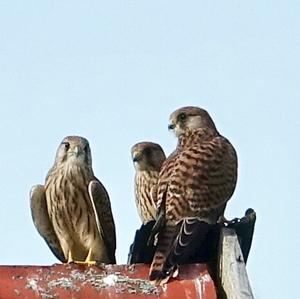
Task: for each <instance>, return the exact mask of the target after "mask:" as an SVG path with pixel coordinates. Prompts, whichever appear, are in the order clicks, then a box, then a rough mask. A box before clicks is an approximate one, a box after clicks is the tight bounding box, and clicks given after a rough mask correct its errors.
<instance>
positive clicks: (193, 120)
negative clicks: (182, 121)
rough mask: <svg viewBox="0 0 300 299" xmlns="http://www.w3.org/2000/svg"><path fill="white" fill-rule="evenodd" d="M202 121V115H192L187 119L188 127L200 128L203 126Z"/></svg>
mask: <svg viewBox="0 0 300 299" xmlns="http://www.w3.org/2000/svg"><path fill="white" fill-rule="evenodd" d="M201 123H202V120H201V116H200V115H196V116H190V117H189V119H188V120H187V127H188V128H189V129H192V130H194V129H198V128H200V127H201Z"/></svg>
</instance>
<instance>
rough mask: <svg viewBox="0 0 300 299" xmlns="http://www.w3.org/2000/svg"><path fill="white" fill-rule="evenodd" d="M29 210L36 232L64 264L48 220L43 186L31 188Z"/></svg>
mask: <svg viewBox="0 0 300 299" xmlns="http://www.w3.org/2000/svg"><path fill="white" fill-rule="evenodd" d="M30 208H31V216H32V219H33V223H34V225H35V227H36V229H37V231H38V232H39V234H40V235H41V236H42V237H43V238H44V240H45V241H46V243H47V245H48V246H49V248H50V249H51V251H52V253H53V254H54V255H55V256H56V257H57V258H58V259H59V260H60V261H61V262H63V263H65V262H66V261H67V260H66V258H65V256H64V254H63V251H62V248H61V246H60V243H59V241H58V238H57V236H56V234H55V232H54V229H53V226H52V223H51V222H50V219H49V215H48V210H47V204H46V196H45V188H44V186H42V185H36V186H33V187H32V188H31V191H30Z"/></svg>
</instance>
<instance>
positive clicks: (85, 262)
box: [68, 249, 97, 266]
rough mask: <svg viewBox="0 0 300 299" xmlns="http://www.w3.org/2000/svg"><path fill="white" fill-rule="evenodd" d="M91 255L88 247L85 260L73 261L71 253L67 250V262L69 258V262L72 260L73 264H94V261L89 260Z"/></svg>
mask: <svg viewBox="0 0 300 299" xmlns="http://www.w3.org/2000/svg"><path fill="white" fill-rule="evenodd" d="M91 255H92V249H89V253H88V255H87V257H86V259H85V261H73V259H72V255H71V253H70V252H69V258H68V263H69V260H70V262H74V263H75V264H79V265H88V266H93V265H96V264H97V262H96V261H91Z"/></svg>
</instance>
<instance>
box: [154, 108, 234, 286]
mask: <svg viewBox="0 0 300 299" xmlns="http://www.w3.org/2000/svg"><path fill="white" fill-rule="evenodd" d="M169 129H170V130H172V131H173V132H174V133H175V135H176V137H177V138H178V145H177V148H176V150H175V151H174V152H173V153H172V154H171V155H170V156H169V157H168V158H167V160H166V161H165V162H164V164H163V165H162V169H161V172H160V175H159V181H158V198H157V200H158V216H157V220H156V223H155V225H154V227H153V231H152V238H153V237H154V236H157V249H156V252H155V255H154V258H153V261H152V264H151V268H150V273H149V278H150V280H154V281H155V283H156V284H159V283H161V282H163V281H164V279H165V280H167V279H168V277H170V275H172V274H173V271H174V270H175V267H176V263H177V264H179V263H180V258H181V256H184V255H187V253H188V251H190V250H192V249H193V248H191V246H189V245H190V244H191V243H192V241H193V238H194V241H195V238H196V239H197V240H199V239H201V238H203V236H201V233H202V234H205V233H207V231H206V227H207V224H215V223H216V222H217V221H218V219H219V217H220V216H222V215H223V213H224V209H225V206H226V203H227V201H228V200H229V199H230V197H231V196H232V194H233V192H234V189H235V186H236V181H237V155H236V152H235V149H234V147H233V146H232V145H231V143H230V142H229V141H228V140H227V139H226V138H225V137H223V136H221V135H220V134H219V133H218V131H217V129H216V126H215V124H214V122H213V120H212V119H211V117H210V116H209V114H208V113H207V112H206V111H205V110H203V109H201V108H198V107H183V108H180V109H178V110H176V111H175V112H173V113H172V114H171V116H170V123H169ZM199 221H200V223H203V224H204V226H203V229H202V228H201V225H200V226H199ZM196 223H198V224H197V225H196ZM205 224H206V227H205ZM194 228H195V230H194Z"/></svg>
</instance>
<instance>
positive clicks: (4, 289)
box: [0, 264, 217, 299]
mask: <svg viewBox="0 0 300 299" xmlns="http://www.w3.org/2000/svg"><path fill="white" fill-rule="evenodd" d="M148 272H149V267H148V266H147V265H143V264H138V265H131V266H117V265H107V266H81V265H76V264H69V265H62V264H55V265H53V266H0V299H14V298H18V299H20V298H22V299H32V298H43V299H59V298H61V299H62V298H74V299H77V298H85V299H86V298H88V299H93V298H98V299H99V298H100V299H101V298H107V299H112V298H116V299H121V298H126V299H134V298H149V299H152V298H153V299H154V298H156V299H158V298H161V299H166V298H171V299H177V298H178V299H217V296H216V290H215V287H214V283H213V281H212V279H211V277H210V275H209V273H208V270H207V267H206V265H204V264H194V265H185V266H182V267H181V268H180V271H179V275H178V277H177V278H175V279H171V280H170V281H169V282H168V283H167V284H166V285H164V286H163V287H155V286H154V285H153V284H152V283H151V282H150V281H148V280H147V276H148Z"/></svg>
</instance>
